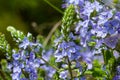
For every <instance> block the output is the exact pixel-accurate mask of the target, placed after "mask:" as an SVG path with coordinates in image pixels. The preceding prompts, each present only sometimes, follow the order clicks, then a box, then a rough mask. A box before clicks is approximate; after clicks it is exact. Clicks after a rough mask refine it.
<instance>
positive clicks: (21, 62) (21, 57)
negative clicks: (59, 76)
mask: <svg viewBox="0 0 120 80" xmlns="http://www.w3.org/2000/svg"><path fill="white" fill-rule="evenodd" d="M41 48H42V45H41V44H39V43H33V42H30V41H29V40H28V38H27V37H25V38H24V40H23V42H22V43H21V44H20V45H19V50H18V52H17V51H15V50H13V55H12V57H13V60H12V62H11V63H9V69H10V70H11V71H12V72H13V73H12V74H11V75H12V79H13V80H28V79H30V80H36V79H37V68H38V67H40V64H41V60H40V59H39V58H36V55H37V54H38V51H39V50H40V49H41Z"/></svg>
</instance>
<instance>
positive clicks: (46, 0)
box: [44, 0, 63, 14]
mask: <svg viewBox="0 0 120 80" xmlns="http://www.w3.org/2000/svg"><path fill="white" fill-rule="evenodd" d="M44 1H45V2H46V3H47V4H49V5H50V6H51V7H53V8H54V9H55V10H57V11H58V12H60V13H61V14H63V11H61V10H60V9H59V8H57V7H56V6H54V5H53V4H52V3H50V2H49V1H48V0H44Z"/></svg>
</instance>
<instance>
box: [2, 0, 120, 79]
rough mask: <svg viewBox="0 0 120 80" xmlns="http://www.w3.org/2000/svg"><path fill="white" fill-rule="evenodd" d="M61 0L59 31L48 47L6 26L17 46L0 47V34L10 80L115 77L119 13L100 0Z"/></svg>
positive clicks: (118, 70)
mask: <svg viewBox="0 0 120 80" xmlns="http://www.w3.org/2000/svg"><path fill="white" fill-rule="evenodd" d="M64 1H65V4H64V5H63V7H66V10H65V13H64V16H63V18H62V24H61V32H59V31H58V34H55V35H53V36H52V37H53V38H55V40H53V41H54V43H53V42H52V43H53V44H52V43H49V44H50V45H49V46H48V47H46V46H43V45H44V44H43V45H42V44H41V43H44V42H42V41H41V42H40V40H39V42H38V41H37V40H35V39H33V37H32V35H31V34H30V33H29V34H28V35H27V37H26V36H25V35H24V34H23V33H22V32H20V31H18V30H15V29H14V28H13V27H8V31H10V32H11V35H12V37H13V39H14V41H16V42H17V45H18V47H17V48H15V49H11V48H7V50H6V49H4V48H6V45H7V41H6V42H4V43H5V44H4V45H2V42H3V41H4V40H5V38H4V37H3V39H0V40H2V41H1V42H0V49H4V51H6V52H7V53H9V55H7V56H9V59H8V57H7V59H8V69H9V70H10V74H11V76H12V79H13V80H61V79H62V80H93V79H95V80H103V79H107V80H112V79H113V80H119V79H120V66H119V65H118V66H117V68H116V69H113V68H114V67H115V66H116V63H119V58H120V44H119V43H120V12H119V11H117V9H116V8H113V7H110V6H107V5H106V3H104V1H103V2H102V0H64ZM56 35H57V37H56ZM43 41H44V40H43ZM51 41H52V40H51ZM51 45H52V46H51ZM7 47H9V45H8V46H7ZM8 49H9V50H8ZM10 51H11V52H10ZM99 58H102V59H99ZM103 68H104V69H103ZM112 71H113V73H111V72H112ZM115 71H116V72H115ZM114 72H115V73H114ZM41 74H42V75H41ZM0 79H1V78H0Z"/></svg>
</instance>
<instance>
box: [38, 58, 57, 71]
mask: <svg viewBox="0 0 120 80" xmlns="http://www.w3.org/2000/svg"><path fill="white" fill-rule="evenodd" d="M39 58H41V59H42V60H43V61H44V62H45V63H47V64H48V65H50V66H51V67H53V68H54V69H56V70H57V71H59V69H58V68H57V67H56V66H54V65H53V64H50V63H49V62H47V61H46V60H45V59H44V58H42V57H39Z"/></svg>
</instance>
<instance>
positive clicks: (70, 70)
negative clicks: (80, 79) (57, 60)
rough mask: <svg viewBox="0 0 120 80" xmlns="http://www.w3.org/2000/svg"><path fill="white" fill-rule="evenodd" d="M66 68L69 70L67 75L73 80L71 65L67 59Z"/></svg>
mask: <svg viewBox="0 0 120 80" xmlns="http://www.w3.org/2000/svg"><path fill="white" fill-rule="evenodd" d="M68 68H69V73H70V77H71V80H73V75H72V69H71V63H70V60H69V59H68Z"/></svg>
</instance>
